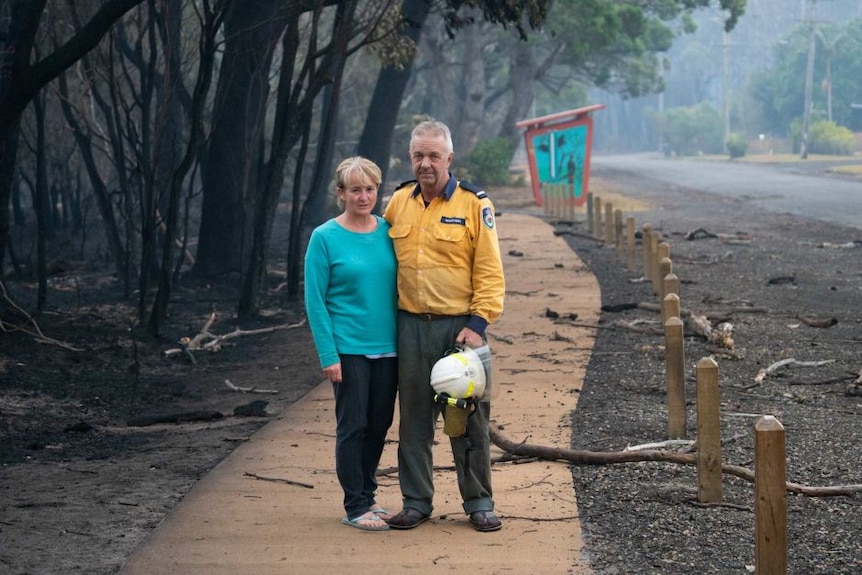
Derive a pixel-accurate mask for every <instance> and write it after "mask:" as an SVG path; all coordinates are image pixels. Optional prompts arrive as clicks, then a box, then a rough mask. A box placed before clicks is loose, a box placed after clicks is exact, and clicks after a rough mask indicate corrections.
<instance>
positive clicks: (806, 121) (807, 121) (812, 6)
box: [800, 0, 817, 160]
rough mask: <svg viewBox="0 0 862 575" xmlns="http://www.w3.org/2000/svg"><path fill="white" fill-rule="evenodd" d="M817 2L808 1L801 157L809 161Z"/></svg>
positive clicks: (815, 0) (814, 0)
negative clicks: (806, 58)
mask: <svg viewBox="0 0 862 575" xmlns="http://www.w3.org/2000/svg"><path fill="white" fill-rule="evenodd" d="M816 11H817V0H808V17H807V18H806V20H807V22H808V62H807V64H806V66H805V110H803V112H802V143H801V146H800V157H801V158H802V159H803V160H807V159H808V131H809V129H810V128H811V91H812V84H813V83H814V27H815V20H816V19H815V13H816Z"/></svg>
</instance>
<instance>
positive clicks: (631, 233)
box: [626, 216, 637, 271]
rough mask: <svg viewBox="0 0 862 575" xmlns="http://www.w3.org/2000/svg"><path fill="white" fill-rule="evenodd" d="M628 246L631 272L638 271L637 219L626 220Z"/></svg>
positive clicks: (629, 218) (630, 217)
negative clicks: (636, 257) (636, 246)
mask: <svg viewBox="0 0 862 575" xmlns="http://www.w3.org/2000/svg"><path fill="white" fill-rule="evenodd" d="M626 246H627V249H628V266H629V271H635V270H636V269H637V263H636V261H635V219H634V217H632V216H629V217H627V218H626Z"/></svg>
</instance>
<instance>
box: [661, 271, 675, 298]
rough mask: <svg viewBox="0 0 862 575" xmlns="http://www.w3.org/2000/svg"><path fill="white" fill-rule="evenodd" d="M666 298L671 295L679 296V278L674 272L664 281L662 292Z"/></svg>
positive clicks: (666, 276) (665, 277)
mask: <svg viewBox="0 0 862 575" xmlns="http://www.w3.org/2000/svg"><path fill="white" fill-rule="evenodd" d="M661 293H663V294H664V297H667V296H668V295H670V294H676V295H679V278H678V277H676V274H675V273H673V272H672V271H671V272H670V273H669V274H667V275H665V276H664V279H663V280H662V292H661Z"/></svg>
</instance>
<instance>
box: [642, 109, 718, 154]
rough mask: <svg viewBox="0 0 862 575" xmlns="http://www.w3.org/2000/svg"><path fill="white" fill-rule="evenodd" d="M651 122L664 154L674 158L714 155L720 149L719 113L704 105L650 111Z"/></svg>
mask: <svg viewBox="0 0 862 575" xmlns="http://www.w3.org/2000/svg"><path fill="white" fill-rule="evenodd" d="M652 119H653V122H654V124H655V127H656V130H657V131H658V132H659V133H660V134H661V135H662V138H663V139H664V142H665V146H666V152H667V153H670V154H675V155H678V156H693V155H697V154H702V153H703V154H718V153H721V152H722V150H723V148H724V146H723V144H722V131H723V128H722V121H721V114H719V113H718V110H716V109H715V108H714V107H712V105H710V104H709V103H707V102H701V103H700V104H697V105H695V106H690V107H687V108H682V107H680V108H671V109H669V110H665V111H664V112H653V114H652Z"/></svg>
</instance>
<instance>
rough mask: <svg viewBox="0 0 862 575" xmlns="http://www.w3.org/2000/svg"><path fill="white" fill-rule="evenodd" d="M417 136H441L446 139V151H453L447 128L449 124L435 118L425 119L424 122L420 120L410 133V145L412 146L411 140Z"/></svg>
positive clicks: (450, 134)
mask: <svg viewBox="0 0 862 575" xmlns="http://www.w3.org/2000/svg"><path fill="white" fill-rule="evenodd" d="M417 136H443V138H444V139H445V140H446V151H447V152H449V153H452V152H454V151H455V147H454V146H453V145H452V132H451V131H450V130H449V126H447V125H446V124H444V123H443V122H439V121H437V120H426V121H424V122H420V123H419V124H417V125H416V127H415V128H413V132H412V133H411V134H410V147H411V148H412V147H413V140H414V139H415V138H416V137H417Z"/></svg>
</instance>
